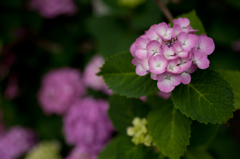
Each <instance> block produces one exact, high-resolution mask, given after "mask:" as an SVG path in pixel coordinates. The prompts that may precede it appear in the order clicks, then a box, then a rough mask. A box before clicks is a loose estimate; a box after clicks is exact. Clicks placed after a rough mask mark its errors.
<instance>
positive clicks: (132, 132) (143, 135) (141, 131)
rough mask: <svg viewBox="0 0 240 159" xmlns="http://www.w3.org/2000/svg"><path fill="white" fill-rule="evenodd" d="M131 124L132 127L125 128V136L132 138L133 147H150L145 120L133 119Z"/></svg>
mask: <svg viewBox="0 0 240 159" xmlns="http://www.w3.org/2000/svg"><path fill="white" fill-rule="evenodd" d="M132 124H133V127H131V126H130V127H128V128H127V135H128V136H132V142H133V143H134V144H135V145H138V144H144V145H145V146H152V145H153V142H152V138H151V136H150V135H149V132H148V129H147V120H146V119H145V118H142V119H141V118H139V117H135V118H134V119H133V121H132Z"/></svg>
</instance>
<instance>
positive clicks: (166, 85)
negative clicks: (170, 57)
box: [157, 79, 175, 93]
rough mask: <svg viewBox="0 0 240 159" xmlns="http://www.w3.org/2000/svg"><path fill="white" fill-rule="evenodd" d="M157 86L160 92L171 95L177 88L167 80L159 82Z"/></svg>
mask: <svg viewBox="0 0 240 159" xmlns="http://www.w3.org/2000/svg"><path fill="white" fill-rule="evenodd" d="M157 86H158V89H159V90H160V91H162V92H165V93H169V92H171V91H172V90H173V89H174V88H175V86H173V85H172V84H171V81H170V80H167V79H166V80H163V81H161V82H159V81H158V83H157Z"/></svg>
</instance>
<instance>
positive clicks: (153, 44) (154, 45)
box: [146, 40, 162, 57]
mask: <svg viewBox="0 0 240 159" xmlns="http://www.w3.org/2000/svg"><path fill="white" fill-rule="evenodd" d="M146 48H147V50H148V53H147V56H148V57H151V56H153V55H154V54H156V53H159V54H162V49H161V44H160V43H159V42H158V41H156V40H153V41H150V42H149V43H148V44H147V47H146Z"/></svg>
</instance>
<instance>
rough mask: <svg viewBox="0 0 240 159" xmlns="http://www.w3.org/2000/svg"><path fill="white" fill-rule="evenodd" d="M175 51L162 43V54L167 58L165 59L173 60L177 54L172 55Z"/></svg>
mask: <svg viewBox="0 0 240 159" xmlns="http://www.w3.org/2000/svg"><path fill="white" fill-rule="evenodd" d="M174 54H175V52H174V50H173V48H172V47H170V48H169V47H168V46H166V45H163V56H164V57H165V58H166V59H167V60H174V59H176V58H177V55H174Z"/></svg>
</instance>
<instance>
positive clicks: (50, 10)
mask: <svg viewBox="0 0 240 159" xmlns="http://www.w3.org/2000/svg"><path fill="white" fill-rule="evenodd" d="M29 6H30V8H31V9H32V10H36V11H38V12H39V13H40V14H41V15H42V16H43V17H45V18H55V17H57V16H59V15H61V14H66V15H73V14H74V13H76V11H77V7H76V4H75V3H74V0H31V1H30V3H29Z"/></svg>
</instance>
